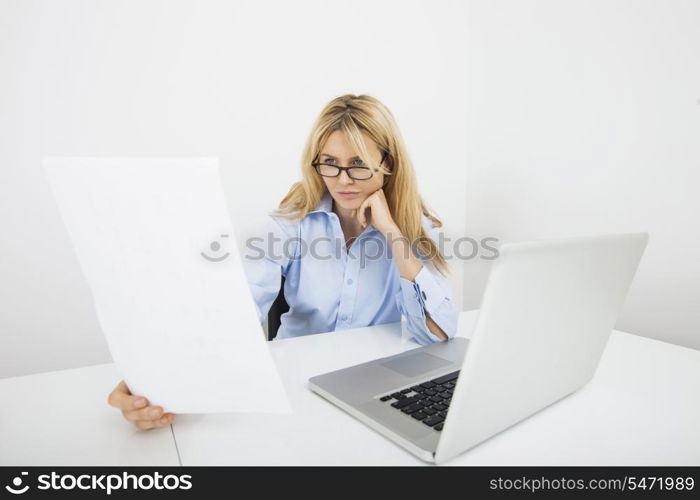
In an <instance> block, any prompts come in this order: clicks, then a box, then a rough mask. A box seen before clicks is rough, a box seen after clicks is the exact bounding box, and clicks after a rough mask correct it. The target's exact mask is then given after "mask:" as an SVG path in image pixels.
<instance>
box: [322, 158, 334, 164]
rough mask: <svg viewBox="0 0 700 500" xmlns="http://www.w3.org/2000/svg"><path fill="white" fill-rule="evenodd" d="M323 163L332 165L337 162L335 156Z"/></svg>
mask: <svg viewBox="0 0 700 500" xmlns="http://www.w3.org/2000/svg"><path fill="white" fill-rule="evenodd" d="M323 163H330V164H331V165H332V164H334V163H335V160H334V159H333V158H326V159H325V161H324V162H323Z"/></svg>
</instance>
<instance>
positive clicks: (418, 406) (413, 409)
mask: <svg viewBox="0 0 700 500" xmlns="http://www.w3.org/2000/svg"><path fill="white" fill-rule="evenodd" d="M421 408H423V405H422V404H420V403H413V404H412V405H408V406H407V407H406V408H402V409H401V411H402V412H404V413H408V414H409V415H410V414H411V413H413V412H416V411H418V410H420V409H421Z"/></svg>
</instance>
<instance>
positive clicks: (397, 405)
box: [391, 396, 416, 410]
mask: <svg viewBox="0 0 700 500" xmlns="http://www.w3.org/2000/svg"><path fill="white" fill-rule="evenodd" d="M415 402H416V398H407V397H406V396H404V398H403V399H401V400H399V401H396V402H395V403H391V406H393V407H394V408H396V409H399V410H400V409H401V408H405V407H406V406H408V405H410V404H413V403H415Z"/></svg>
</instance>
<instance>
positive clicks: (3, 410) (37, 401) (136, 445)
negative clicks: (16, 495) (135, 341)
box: [0, 363, 179, 466]
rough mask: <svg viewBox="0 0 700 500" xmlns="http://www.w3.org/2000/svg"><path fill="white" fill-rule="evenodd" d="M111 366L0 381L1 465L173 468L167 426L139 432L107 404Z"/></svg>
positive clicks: (173, 454)
mask: <svg viewBox="0 0 700 500" xmlns="http://www.w3.org/2000/svg"><path fill="white" fill-rule="evenodd" d="M117 382H119V375H118V373H117V370H116V368H115V366H114V365H113V364H111V363H110V364H106V365H96V366H86V367H84V368H76V369H73V370H60V371H55V372H47V373H38V374H35V375H26V376H23V377H11V378H4V379H0V465H150V466H154V465H178V463H179V461H178V457H177V450H176V448H175V443H174V441H173V435H172V431H171V429H170V427H166V428H162V429H158V430H159V431H162V432H140V431H138V430H137V429H136V428H135V427H133V426H131V425H130V424H128V422H126V420H124V418H123V417H122V414H121V412H119V411H118V410H117V409H116V408H112V407H111V406H109V405H108V404H107V396H108V395H109V393H110V391H111V390H112V389H113V388H114V386H115V385H117Z"/></svg>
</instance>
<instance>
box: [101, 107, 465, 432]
mask: <svg viewBox="0 0 700 500" xmlns="http://www.w3.org/2000/svg"><path fill="white" fill-rule="evenodd" d="M441 226H442V223H441V222H440V221H439V220H438V219H437V218H436V217H435V216H433V215H432V214H430V213H429V212H428V210H427V209H426V207H425V205H424V203H423V202H422V200H421V197H420V195H419V194H418V189H417V186H416V180H415V175H414V172H413V167H412V165H411V162H410V160H409V158H408V155H407V153H406V148H405V146H404V144H403V141H402V139H401V135H400V133H399V130H398V127H397V125H396V123H395V121H394V118H393V116H392V114H391V113H390V112H389V110H388V109H387V108H386V107H385V106H384V105H383V104H382V103H381V102H379V101H378V100H376V99H374V98H373V97H370V96H367V95H360V96H355V95H344V96H341V97H338V98H336V99H333V100H332V101H331V102H330V103H329V104H328V105H327V106H326V107H325V108H324V109H323V110H322V112H321V114H320V116H319V118H318V119H317V120H316V123H315V124H314V127H313V130H312V132H311V135H310V137H309V139H308V141H307V144H306V147H305V149H304V154H303V158H302V180H301V181H300V182H297V183H295V184H294V185H293V186H292V188H291V189H290V191H289V193H287V195H286V196H285V197H284V199H283V200H282V201H281V202H280V205H279V207H278V209H277V210H276V212H274V213H273V214H271V215H270V217H269V219H268V223H267V227H266V231H265V233H264V237H263V238H262V239H260V241H259V243H262V245H261V246H259V247H256V248H254V250H256V253H255V255H253V256H250V255H246V259H245V268H246V272H247V275H248V280H249V284H250V287H251V291H252V294H253V297H254V299H255V303H256V305H257V308H258V314H259V318H260V321H261V322H262V321H263V320H264V318H265V317H266V315H267V313H268V311H269V310H270V306H271V305H272V303H273V301H274V299H275V297H276V296H277V294H278V293H279V287H280V280H281V276H284V277H285V283H284V296H285V300H286V301H287V303H288V304H289V306H290V309H289V312H287V313H285V314H284V315H282V318H281V326H280V328H279V331H278V333H277V338H290V337H295V336H299V335H308V334H312V333H320V332H329V331H335V330H342V329H347V328H358V327H362V326H369V325H375V324H382V323H390V322H397V321H400V320H401V316H402V315H403V316H404V317H405V318H406V328H407V331H408V332H410V333H411V335H412V336H413V338H414V339H415V340H416V341H417V342H419V343H421V344H428V343H430V342H439V341H444V340H447V339H448V338H451V337H453V336H454V335H455V333H456V330H457V316H458V312H457V310H456V309H455V307H454V304H453V300H452V293H451V291H450V289H449V286H448V285H447V284H446V282H445V280H444V278H443V277H442V276H440V274H438V272H439V273H441V274H444V273H445V272H446V271H447V270H448V266H447V262H446V260H445V258H444V256H443V255H442V254H441V252H440V251H439V250H438V248H437V246H436V244H435V238H434V234H435V228H438V227H441ZM249 248H250V245H249ZM436 271H438V272H436ZM109 404H110V405H112V406H115V407H117V408H119V409H121V410H122V413H123V415H124V417H125V418H126V419H127V420H129V421H132V422H133V423H134V425H135V426H136V427H137V428H138V429H150V428H154V427H162V426H164V425H168V424H170V423H172V421H173V419H174V418H175V415H174V414H163V409H162V408H161V407H158V406H149V404H148V401H147V400H146V398H144V397H142V396H134V395H132V394H131V393H130V392H129V389H128V387H127V386H126V384H125V383H124V382H123V381H122V382H120V383H119V385H117V387H116V388H115V389H114V390H113V391H112V393H111V394H110V395H109Z"/></svg>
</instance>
